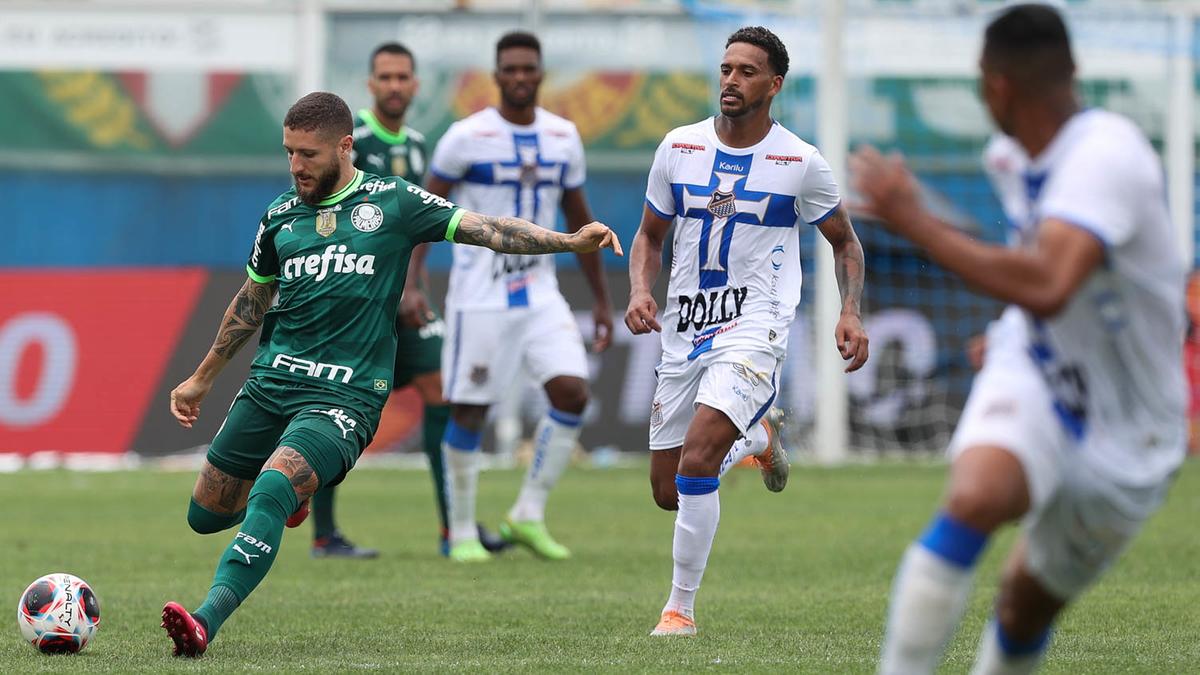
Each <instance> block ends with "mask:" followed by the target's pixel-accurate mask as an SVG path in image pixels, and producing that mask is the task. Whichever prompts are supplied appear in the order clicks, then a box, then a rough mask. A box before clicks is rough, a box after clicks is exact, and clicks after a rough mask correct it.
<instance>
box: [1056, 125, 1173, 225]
mask: <svg viewBox="0 0 1200 675" xmlns="http://www.w3.org/2000/svg"><path fill="white" fill-rule="evenodd" d="M1118 141H1119V139H1115V138H1113V137H1111V136H1109V137H1102V138H1092V139H1091V142H1090V143H1088V144H1086V145H1080V146H1079V147H1076V148H1074V149H1073V152H1071V153H1069V154H1068V155H1067V156H1066V157H1064V159H1063V162H1062V166H1061V168H1060V169H1058V170H1057V171H1055V172H1054V174H1053V175H1052V176H1051V178H1050V180H1049V181H1047V184H1046V188H1045V194H1044V195H1043V197H1042V201H1041V204H1040V207H1041V208H1040V214H1039V215H1040V216H1041V218H1042V219H1051V218H1053V219H1058V220H1063V221H1066V222H1068V223H1070V224H1072V225H1075V226H1076V227H1081V228H1083V229H1085V230H1087V231H1089V232H1091V233H1092V234H1093V235H1095V236H1096V237H1097V238H1099V239H1100V240H1101V241H1102V242H1104V244H1105V246H1106V247H1109V248H1112V247H1115V246H1121V245H1122V244H1124V243H1125V242H1126V241H1128V240H1129V238H1130V237H1131V236H1133V233H1134V231H1135V230H1136V229H1137V227H1138V209H1139V208H1141V206H1142V200H1144V199H1145V198H1146V195H1147V193H1148V192H1149V191H1151V190H1152V189H1153V188H1154V185H1155V183H1156V182H1157V181H1156V176H1155V175H1154V172H1156V171H1157V166H1155V164H1154V163H1153V162H1145V161H1138V160H1139V159H1141V156H1140V155H1137V154H1131V153H1130V152H1129V151H1128V149H1127V148H1126V147H1122V144H1121V143H1119V142H1118Z"/></svg>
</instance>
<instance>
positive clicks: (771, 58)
mask: <svg viewBox="0 0 1200 675" xmlns="http://www.w3.org/2000/svg"><path fill="white" fill-rule="evenodd" d="M735 42H745V43H746V44H750V45H754V46H755V47H758V48H759V49H761V50H763V51H764V52H766V53H767V63H769V64H771V70H774V71H775V74H776V75H779V76H781V77H782V76H784V75H787V71H788V53H787V47H784V46H783V41H782V40H780V39H779V36H778V35H776V34H774V33H772V32H771V31H769V30H767V29H766V28H763V27H762V26H746V27H744V28H739V29H737V30H736V31H734V33H733V35H730V36H729V39H728V40H726V41H725V48H726V49H728V48H729V45H731V44H733V43H735Z"/></svg>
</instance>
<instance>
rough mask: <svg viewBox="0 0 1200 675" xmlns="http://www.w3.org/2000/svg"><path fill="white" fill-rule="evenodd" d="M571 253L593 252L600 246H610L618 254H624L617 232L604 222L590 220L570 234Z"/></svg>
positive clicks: (600, 247)
mask: <svg viewBox="0 0 1200 675" xmlns="http://www.w3.org/2000/svg"><path fill="white" fill-rule="evenodd" d="M570 239H571V252H572V253H593V252H595V251H599V250H600V249H602V248H611V249H612V251H613V253H616V254H617V255H619V256H623V255H625V251H624V250H622V249H621V240H620V239H617V233H616V232H613V231H612V230H610V229H608V226H607V225H605V224H604V223H596V222H591V223H588V224H587V225H584V226H583V227H581V228H579V230H578V231H576V232H575V234H572V235H570Z"/></svg>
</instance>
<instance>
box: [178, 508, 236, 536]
mask: <svg viewBox="0 0 1200 675" xmlns="http://www.w3.org/2000/svg"><path fill="white" fill-rule="evenodd" d="M245 515H246V511H245V509H243V510H241V511H239V512H237V513H216V512H215V511H209V510H208V509H206V508H204V507H203V506H201V505H199V504H197V503H196V500H195V499H193V500H191V503H190V504H188V514H187V522H188V527H190V528H192V531H193V532H196V533H197V534H213V533H215V532H220V531H221V530H227V529H229V528H231V527H233V526H234V525H237V524H238V523H240V522H242V518H244V517H245Z"/></svg>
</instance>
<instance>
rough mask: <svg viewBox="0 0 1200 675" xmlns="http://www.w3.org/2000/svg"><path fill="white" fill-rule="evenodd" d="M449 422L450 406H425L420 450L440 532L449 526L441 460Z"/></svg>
mask: <svg viewBox="0 0 1200 675" xmlns="http://www.w3.org/2000/svg"><path fill="white" fill-rule="evenodd" d="M449 422H450V406H448V405H427V406H425V421H424V422H423V423H422V424H421V449H422V450H424V451H425V456H426V457H428V458H429V475H430V476H432V477H433V491H434V493H435V494H436V496H437V507H438V518H440V519H441V521H442V531H443V532H446V531H447V528H448V527H449V526H450V525H449V523H450V518H449V516H448V515H447V510H446V464H445V461H444V460H443V459H442V437H443V436H445V435H446V424H447V423H449Z"/></svg>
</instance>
